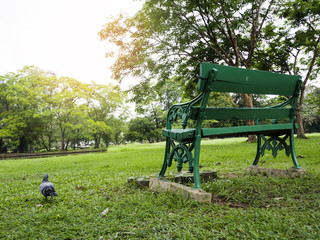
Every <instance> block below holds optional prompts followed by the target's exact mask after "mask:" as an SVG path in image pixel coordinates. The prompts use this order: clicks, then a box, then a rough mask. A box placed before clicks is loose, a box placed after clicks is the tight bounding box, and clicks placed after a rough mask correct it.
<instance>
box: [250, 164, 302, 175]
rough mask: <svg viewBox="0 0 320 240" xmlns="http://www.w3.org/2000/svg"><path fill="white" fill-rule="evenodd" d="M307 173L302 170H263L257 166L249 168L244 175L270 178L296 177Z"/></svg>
mask: <svg viewBox="0 0 320 240" xmlns="http://www.w3.org/2000/svg"><path fill="white" fill-rule="evenodd" d="M306 173H307V171H306V170H305V169H303V168H289V169H272V168H263V167H259V166H250V167H247V169H246V174H250V175H258V174H262V175H265V176H270V177H297V176H302V175H304V174H306Z"/></svg>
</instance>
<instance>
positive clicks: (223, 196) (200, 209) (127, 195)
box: [0, 134, 320, 239]
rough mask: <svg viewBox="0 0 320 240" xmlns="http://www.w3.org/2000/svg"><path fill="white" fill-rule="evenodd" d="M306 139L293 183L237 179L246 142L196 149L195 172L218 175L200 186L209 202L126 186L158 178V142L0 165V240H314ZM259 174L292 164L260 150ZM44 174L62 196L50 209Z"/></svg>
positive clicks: (318, 196)
mask: <svg viewBox="0 0 320 240" xmlns="http://www.w3.org/2000/svg"><path fill="white" fill-rule="evenodd" d="M308 137H309V139H307V140H300V139H296V142H295V145H296V152H297V155H298V156H299V162H300V164H301V166H302V167H303V168H305V169H306V170H307V171H308V174H306V175H304V176H302V177H296V178H273V177H265V176H246V175H244V170H245V168H246V167H248V166H250V165H251V164H252V161H253V159H254V156H255V150H256V144H250V143H245V138H233V139H222V140H205V141H203V142H202V146H201V160H200V164H201V166H202V171H206V170H217V171H218V177H219V178H218V179H217V180H216V181H214V182H207V183H203V189H204V190H206V191H208V192H211V193H212V194H213V196H214V199H215V203H213V204H202V203H197V202H195V201H193V200H191V199H183V198H182V197H180V196H177V195H174V194H172V193H161V194H157V193H152V192H150V191H149V190H148V189H140V188H138V187H134V186H131V185H129V184H127V183H126V180H127V178H128V177H131V176H145V175H150V174H157V173H158V172H159V171H160V168H161V165H162V161H163V153H164V143H157V144H143V145H142V144H130V145H125V146H119V147H111V148H110V149H109V150H108V152H107V153H95V154H87V155H77V156H62V157H51V158H38V159H24V160H3V161H0V239H320V169H319V166H320V134H312V135H309V136H308ZM260 166H262V167H267V168H280V169H286V168H290V167H292V166H293V164H292V162H291V158H288V157H286V156H285V153H284V152H280V153H279V154H278V157H277V158H276V159H274V158H273V157H272V156H271V153H269V152H267V155H266V156H265V157H263V159H262V162H261V164H260ZM185 169H187V168H185ZM169 171H170V172H171V171H172V172H175V168H174V167H171V168H169ZM45 173H48V174H49V181H51V182H53V183H54V185H55V187H56V190H57V193H58V194H59V196H57V197H56V198H55V201H54V202H51V201H48V202H46V201H45V199H44V197H43V196H42V195H41V193H40V192H39V185H40V183H41V181H42V177H43V175H44V174H45ZM235 176H236V177H235ZM104 210H106V214H105V215H102V214H101V213H102V212H103V211H104Z"/></svg>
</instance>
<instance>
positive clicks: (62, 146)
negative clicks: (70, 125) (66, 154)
mask: <svg viewBox="0 0 320 240" xmlns="http://www.w3.org/2000/svg"><path fill="white" fill-rule="evenodd" d="M64 132H65V130H64V129H62V130H61V151H64V149H65V148H64Z"/></svg>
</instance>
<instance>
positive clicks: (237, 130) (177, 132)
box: [162, 123, 298, 141]
mask: <svg viewBox="0 0 320 240" xmlns="http://www.w3.org/2000/svg"><path fill="white" fill-rule="evenodd" d="M292 128H295V129H297V128H298V124H297V123H295V124H292V123H286V124H270V125H255V126H237V127H224V128H203V129H202V133H201V134H202V137H209V136H219V135H223V136H226V135H235V134H250V133H251V134H258V133H268V132H272V131H281V130H290V129H292ZM194 133H195V129H194V128H190V129H171V130H168V129H163V130H162V135H164V136H166V137H170V138H172V139H175V140H178V141H183V140H185V139H190V138H193V137H194Z"/></svg>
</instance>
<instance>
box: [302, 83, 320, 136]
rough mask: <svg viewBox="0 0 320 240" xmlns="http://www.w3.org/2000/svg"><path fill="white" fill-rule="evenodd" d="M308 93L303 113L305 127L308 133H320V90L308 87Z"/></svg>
mask: <svg viewBox="0 0 320 240" xmlns="http://www.w3.org/2000/svg"><path fill="white" fill-rule="evenodd" d="M307 91H309V92H308V94H307V95H306V100H305V102H304V104H303V111H302V118H303V122H304V127H305V130H306V132H320V100H319V99H320V90H319V88H317V87H313V86H308V89H307Z"/></svg>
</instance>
